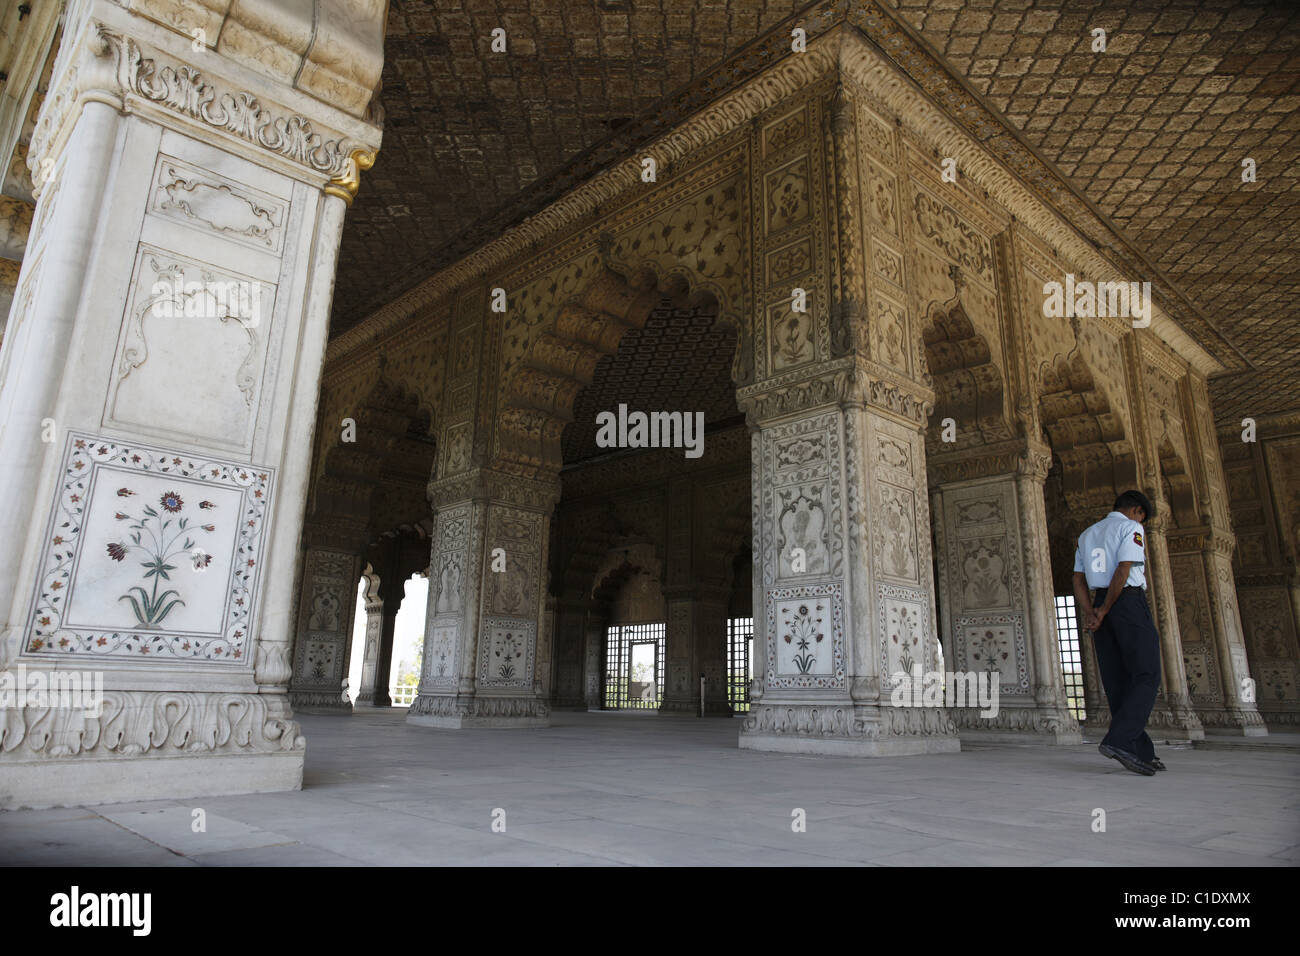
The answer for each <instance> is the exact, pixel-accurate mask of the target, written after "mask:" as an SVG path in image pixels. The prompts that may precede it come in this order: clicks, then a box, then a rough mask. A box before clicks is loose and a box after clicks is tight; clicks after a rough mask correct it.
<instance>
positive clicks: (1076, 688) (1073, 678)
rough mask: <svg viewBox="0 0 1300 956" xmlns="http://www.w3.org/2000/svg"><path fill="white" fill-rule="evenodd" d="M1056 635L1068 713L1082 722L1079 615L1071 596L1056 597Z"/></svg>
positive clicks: (1081, 665)
mask: <svg viewBox="0 0 1300 956" xmlns="http://www.w3.org/2000/svg"><path fill="white" fill-rule="evenodd" d="M1056 634H1057V638H1058V640H1059V642H1060V647H1061V673H1062V674H1063V675H1064V677H1065V698H1066V701H1067V702H1068V704H1069V707H1070V713H1071V714H1073V715H1074V717H1075V719H1076V720H1083V718H1084V705H1083V657H1082V654H1081V652H1080V650H1079V615H1078V612H1077V610H1076V609H1075V605H1074V595H1073V594H1058V595H1057V596H1056Z"/></svg>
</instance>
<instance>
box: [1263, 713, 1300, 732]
mask: <svg viewBox="0 0 1300 956" xmlns="http://www.w3.org/2000/svg"><path fill="white" fill-rule="evenodd" d="M1259 716H1260V717H1261V718H1263V720H1264V727H1265V728H1266V729H1268V730H1271V731H1273V732H1274V733H1279V734H1294V733H1300V710H1263V709H1261V710H1260V712H1259Z"/></svg>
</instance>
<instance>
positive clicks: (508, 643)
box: [478, 617, 537, 689]
mask: <svg viewBox="0 0 1300 956" xmlns="http://www.w3.org/2000/svg"><path fill="white" fill-rule="evenodd" d="M536 644H537V622H536V621H518V620H511V619H509V618H496V617H485V618H484V619H483V631H482V637H481V638H480V648H481V649H480V652H479V673H478V684H479V686H480V687H518V688H523V689H528V688H531V687H532V686H533V650H534V648H535V647H536Z"/></svg>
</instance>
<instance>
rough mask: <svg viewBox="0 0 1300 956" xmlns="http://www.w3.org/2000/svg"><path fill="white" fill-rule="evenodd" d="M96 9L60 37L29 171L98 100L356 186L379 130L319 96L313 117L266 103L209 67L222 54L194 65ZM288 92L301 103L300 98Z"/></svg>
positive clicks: (118, 16) (128, 22)
mask: <svg viewBox="0 0 1300 956" xmlns="http://www.w3.org/2000/svg"><path fill="white" fill-rule="evenodd" d="M96 12H102V13H104V14H105V22H101V21H99V20H95V19H89V18H88V19H86V20H85V21H84V22H83V23H81V24H80V25H79V27H80V29H79V30H77V31H76V32H70V33H68V34H65V36H64V39H63V49H62V50H61V51H60V53H59V57H58V61H57V63H56V67H55V71H54V77H53V79H52V80H51V84H50V87H51V88H50V93H49V94H48V96H47V97H46V101H45V104H44V105H43V106H42V108H41V113H40V116H39V119H38V120H37V124H36V129H35V130H34V132H33V133H32V139H31V147H30V150H29V153H28V163H29V165H30V166H31V167H32V168H33V169H35V170H39V169H41V168H42V159H43V158H45V157H46V156H52V155H54V154H55V153H57V152H58V150H59V149H60V148H61V146H62V143H63V141H65V140H66V138H67V136H68V135H69V133H70V130H71V128H72V125H73V123H74V122H75V119H76V116H77V114H78V113H79V112H80V108H81V106H82V105H84V104H85V103H87V102H102V103H108V104H110V105H112V106H113V107H114V108H116V109H119V110H123V111H129V112H143V113H149V112H154V113H161V114H162V115H165V116H166V117H167V118H168V120H169V121H176V122H178V123H179V124H181V125H186V124H189V125H197V126H199V127H200V128H202V129H204V130H206V131H209V132H213V133H215V134H217V135H218V136H224V137H228V138H230V137H233V138H234V139H235V140H238V141H241V142H243V143H245V144H248V145H251V146H252V147H253V148H254V151H255V153H256V152H263V151H264V152H267V153H270V154H273V155H274V156H275V157H276V158H278V159H279V160H283V161H288V162H291V163H294V164H296V165H298V166H301V167H306V168H307V169H309V170H311V171H312V172H314V173H317V174H320V175H321V176H322V178H324V179H326V180H333V181H335V190H336V192H335V194H340V193H343V194H349V193H350V194H352V195H354V194H355V192H356V178H357V176H358V175H359V170H360V169H366V168H369V165H370V163H373V155H374V151H375V149H376V148H377V147H378V143H379V131H378V129H376V128H375V127H373V126H369V125H366V124H365V123H363V122H360V121H357V120H356V119H353V118H349V117H347V116H346V115H345V114H342V113H339V112H338V111H337V109H335V108H334V107H333V106H326V105H324V101H322V102H321V105H320V106H319V111H317V110H314V109H313V110H311V112H312V116H311V118H308V117H307V116H305V115H303V114H302V113H299V112H294V111H293V109H291V108H286V107H283V106H280V105H278V104H273V103H270V102H263V99H262V98H260V97H259V95H255V94H254V93H252V92H250V91H248V90H245V89H240V88H239V87H238V86H236V85H234V84H233V83H230V82H228V81H227V80H225V79H224V78H222V77H219V76H217V75H215V70H216V69H217V68H219V65H220V64H221V62H222V61H221V59H220V58H218V59H217V60H216V66H215V67H214V68H213V69H212V70H209V69H208V68H207V67H206V64H207V63H210V62H213V60H212V56H211V54H208V56H207V57H206V58H204V60H203V62H204V63H205V68H204V69H199V68H196V67H194V66H191V65H190V64H189V63H187V62H185V61H184V60H182V59H180V58H178V57H177V56H175V55H168V54H167V53H164V52H162V50H160V49H159V50H156V49H154V48H153V47H152V46H151V45H145V43H144V42H143V41H141V40H137V39H136V38H135V37H133V36H130V35H127V33H126V32H124V30H125V29H127V28H130V27H132V26H133V25H134V24H133V18H132V17H130V16H129V15H123V14H122V13H121V12H120V10H118V9H117V8H114V7H107V6H106V7H105V8H104V9H103V10H102V11H100V10H97V11H96ZM108 21H112V22H108ZM135 23H138V21H135ZM145 32H148V33H151V34H152V33H155V32H156V30H148V31H145ZM165 37H166V35H163V36H161V37H159V38H158V39H159V40H163V39H164V38H165ZM170 45H171V44H169V46H170ZM181 48H182V49H188V47H181ZM291 98H293V99H295V100H296V101H298V102H299V105H300V107H306V106H307V102H304V101H303V100H302V97H301V96H298V97H291ZM334 121H337V122H334ZM41 185H42V183H40V182H38V183H37V186H38V188H39V187H40V186H41ZM343 198H345V199H346V198H347V195H344V197H343Z"/></svg>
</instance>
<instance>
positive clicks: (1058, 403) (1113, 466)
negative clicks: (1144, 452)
mask: <svg viewBox="0 0 1300 956" xmlns="http://www.w3.org/2000/svg"><path fill="white" fill-rule="evenodd" d="M1038 402H1039V410H1040V421H1041V422H1042V427H1043V431H1044V432H1045V433H1046V435H1047V441H1048V444H1049V445H1051V448H1052V453H1053V455H1054V456H1055V457H1056V459H1057V461H1058V462H1059V465H1060V493H1061V495H1062V497H1063V498H1064V500H1065V502H1066V504H1067V506H1068V509H1069V511H1070V512H1073V513H1078V514H1085V513H1095V512H1096V511H1097V510H1098V509H1108V508H1110V506H1111V504H1112V503H1113V501H1114V500H1115V496H1116V495H1117V494H1118V493H1119V492H1120V491H1121V490H1123V489H1125V488H1135V487H1137V462H1136V459H1135V458H1134V455H1133V446H1132V443H1131V442H1130V441H1129V439H1128V436H1127V435H1126V433H1125V431H1124V423H1123V421H1122V419H1121V418H1120V417H1119V415H1117V414H1116V413H1115V412H1114V411H1113V410H1112V409H1111V403H1110V399H1109V398H1108V397H1107V395H1106V391H1105V389H1104V388H1103V387H1101V386H1100V385H1098V384H1097V382H1096V381H1095V380H1094V378H1093V375H1092V371H1091V370H1090V369H1089V368H1088V365H1087V363H1086V362H1085V361H1084V360H1083V358H1082V356H1080V355H1079V354H1078V353H1077V351H1076V352H1071V353H1070V354H1069V355H1063V356H1057V357H1056V359H1055V360H1054V361H1052V362H1049V363H1044V365H1043V367H1042V369H1041V384H1040V387H1039V393H1038ZM1103 513H1104V512H1103Z"/></svg>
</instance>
